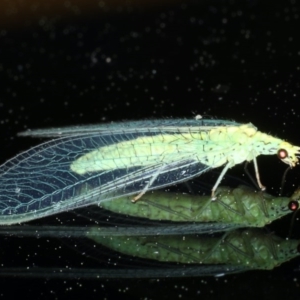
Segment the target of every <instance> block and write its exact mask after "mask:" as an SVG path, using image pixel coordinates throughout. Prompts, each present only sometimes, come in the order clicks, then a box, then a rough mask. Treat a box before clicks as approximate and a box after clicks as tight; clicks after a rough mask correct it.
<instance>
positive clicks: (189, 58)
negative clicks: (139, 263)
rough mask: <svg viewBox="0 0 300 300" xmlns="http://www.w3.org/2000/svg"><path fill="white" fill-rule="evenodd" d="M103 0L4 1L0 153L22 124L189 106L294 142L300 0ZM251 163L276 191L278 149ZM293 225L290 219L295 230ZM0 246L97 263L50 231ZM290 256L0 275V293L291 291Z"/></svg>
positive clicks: (23, 255)
mask: <svg viewBox="0 0 300 300" xmlns="http://www.w3.org/2000/svg"><path fill="white" fill-rule="evenodd" d="M28 2H29V1H28ZM11 3H13V2H11ZM69 3H70V4H71V6H72V4H74V3H73V2H72V0H71V1H69ZM101 3H102V4H101ZM103 3H104V2H100V5H98V3H97V5H93V4H89V6H88V8H86V7H85V6H84V5H83V4H80V2H78V1H76V5H77V9H76V7H75V8H73V10H72V9H70V8H69V6H68V5H67V4H66V5H65V6H66V7H68V9H67V8H66V9H64V8H63V9H61V10H55V9H53V10H51V9H49V10H47V9H45V10H39V9H36V10H34V7H33V6H31V4H30V3H28V5H27V4H25V6H26V5H27V6H28V7H27V9H26V10H25V11H26V12H28V15H26V13H24V14H23V15H22V17H21V12H20V11H19V13H16V14H14V13H12V14H9V11H6V10H3V11H2V14H3V15H6V18H5V20H6V22H1V28H0V121H1V123H0V137H1V161H2V162H5V161H6V160H7V159H9V158H10V157H12V156H14V155H16V154H17V153H19V152H20V151H22V150H26V149H28V148H29V147H31V146H33V145H35V144H37V143H39V140H33V139H30V138H16V134H17V132H20V131H23V130H25V129H27V128H43V127H58V126H65V125H81V124H92V123H100V122H103V121H107V122H109V121H121V120H136V119H145V118H147V119H148V118H162V117H176V118H180V117H188V118H189V117H194V116H195V115H197V114H200V115H203V116H212V117H216V118H218V119H229V120H234V121H237V122H241V123H247V122H252V123H253V124H254V125H256V126H257V127H258V128H259V130H261V131H263V132H267V133H270V134H272V135H274V136H278V137H281V138H283V139H287V140H288V141H290V142H291V143H294V144H296V145H297V144H298V145H300V141H299V130H298V128H299V127H298V126H299V124H300V120H299V94H300V83H299V82H300V81H299V72H300V46H299V45H300V44H299V27H300V5H299V3H297V2H296V1H276V4H275V3H274V1H229V0H228V1H227V0H226V1H225V0H224V1H185V2H182V3H178V2H174V3H173V2H171V1H168V3H164V4H163V5H161V6H160V5H155V6H152V5H150V4H149V3H147V5H146V4H145V5H143V4H139V5H125V4H122V5H121V4H119V3H118V2H114V3H113V4H114V5H113V4H111V5H108V4H106V6H105V5H104V7H103ZM80 5H81V6H80ZM49 7H50V8H51V3H49ZM107 7H108V9H106V8H107ZM33 10H34V11H35V13H34V14H33V15H32V14H30V13H29V12H30V11H33ZM33 16H34V17H33ZM258 162H259V167H260V172H261V178H262V181H263V183H264V184H265V185H266V186H267V187H268V191H269V192H270V193H273V194H276V193H277V192H278V188H279V186H280V180H281V176H282V174H283V172H284V170H285V165H284V164H282V163H281V162H280V161H279V160H278V159H277V158H276V157H275V156H274V157H260V158H259V159H258ZM231 173H232V174H234V175H236V176H239V177H242V175H243V170H242V168H241V167H236V168H234V169H233V170H232V171H231ZM242 178H244V177H242ZM298 184H299V168H298V167H297V168H295V169H294V170H292V171H291V172H289V173H288V177H287V184H286V190H285V192H286V193H287V194H289V193H291V192H292V191H293V190H294V189H295V186H297V185H298ZM293 185H294V186H293ZM72 217H73V216H72ZM66 218H67V217H66ZM69 218H71V217H69ZM53 222H57V221H55V220H54V221H53ZM38 224H42V221H40V222H39V223H38ZM281 224H283V225H277V226H275V227H274V228H275V229H274V230H276V233H277V234H279V235H282V236H285V235H287V231H288V221H286V222H283V223H281ZM298 229H299V223H297V222H296V225H295V227H294V232H296V233H297V231H298ZM298 238H299V235H298ZM0 253H1V255H0V257H1V267H26V266H30V267H32V266H40V265H47V266H51V267H67V266H68V267H72V266H75V265H77V264H79V265H80V263H81V262H82V263H83V266H87V267H93V266H95V265H94V263H93V260H89V259H86V260H85V258H84V257H81V256H80V255H77V254H76V252H74V251H73V249H72V248H69V247H67V246H66V245H65V244H64V243H61V241H59V240H51V239H47V240H42V239H41V240H36V239H34V238H32V239H27V238H24V239H20V238H9V237H7V238H1V246H0ZM78 257H80V259H81V260H80V259H79V258H78ZM299 262H300V261H299V259H298V260H297V259H295V260H293V261H292V262H290V263H287V264H285V265H283V266H282V267H280V268H277V269H275V270H274V271H253V272H248V273H243V274H238V275H229V276H226V277H221V278H217V279H216V278H180V279H178V278H177V279H157V280H153V279H149V280H146V279H143V280H139V279H132V280H112V279H107V280H83V279H80V278H79V279H78V278H76V279H57V280H55V279H51V280H47V279H44V278H40V279H39V278H35V279H32V278H26V277H25V278H23V277H22V278H14V279H12V278H0V282H1V289H0V295H1V296H2V297H3V298H5V299H12V298H14V297H16V296H17V295H18V296H19V295H20V293H22V295H23V297H24V298H26V297H32V298H33V299H41V298H43V299H65V298H74V297H77V298H79V297H80V298H83V297H85V298H86V299H96V298H97V299H118V298H121V297H122V299H196V298H197V299H198V298H201V299H216V298H217V297H218V298H220V299H233V298H238V297H241V298H242V297H243V298H244V299H253V298H255V297H256V298H259V299H272V298H273V299H279V297H280V298H284V299H297V298H298V297H299V296H300V285H299ZM0 272H1V269H0Z"/></svg>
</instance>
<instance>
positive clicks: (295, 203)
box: [289, 201, 299, 211]
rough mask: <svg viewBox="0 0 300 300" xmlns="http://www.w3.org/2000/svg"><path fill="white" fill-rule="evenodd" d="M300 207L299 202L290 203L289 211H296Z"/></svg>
mask: <svg viewBox="0 0 300 300" xmlns="http://www.w3.org/2000/svg"><path fill="white" fill-rule="evenodd" d="M298 207H299V203H298V202H297V201H290V202H289V210H291V211H295V210H297V209H298Z"/></svg>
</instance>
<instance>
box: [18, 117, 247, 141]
mask: <svg viewBox="0 0 300 300" xmlns="http://www.w3.org/2000/svg"><path fill="white" fill-rule="evenodd" d="M240 125H241V124H240V123H237V122H233V121H226V120H207V119H203V120H201V119H200V120H195V119H192V120H188V119H187V120H185V119H165V120H145V121H132V122H119V123H111V124H99V125H88V126H73V127H65V128H48V129H37V130H28V131H24V132H21V133H19V136H30V137H43V138H49V137H63V136H74V135H75V136H76V135H77V136H78V135H85V134H87V135H90V134H93V133H98V134H102V135H104V134H108V135H111V134H125V133H126V134H129V133H138V134H140V133H151V132H152V133H155V132H157V131H164V132H169V133H172V132H177V133H178V132H199V131H206V130H211V129H212V128H213V127H218V126H240Z"/></svg>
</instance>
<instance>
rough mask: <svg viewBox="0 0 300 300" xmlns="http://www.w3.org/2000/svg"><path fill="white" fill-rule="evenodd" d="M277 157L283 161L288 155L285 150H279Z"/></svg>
mask: <svg viewBox="0 0 300 300" xmlns="http://www.w3.org/2000/svg"><path fill="white" fill-rule="evenodd" d="M277 155H278V157H279V158H280V159H285V158H286V157H288V153H287V151H286V150H285V149H279V150H278V152H277Z"/></svg>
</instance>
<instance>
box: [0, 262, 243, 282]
mask: <svg viewBox="0 0 300 300" xmlns="http://www.w3.org/2000/svg"><path fill="white" fill-rule="evenodd" d="M244 271H248V269H247V268H245V267H242V266H226V265H211V266H192V267H190V266H189V267H184V268H183V267H177V268H175V267H174V268H166V267H165V268H140V269H135V268H127V269H122V268H117V269H112V268H106V269H105V268H103V269H101V268H99V269H96V268H95V269H85V268H68V269H66V268H58V269H55V268H38V267H33V268H30V269H29V268H1V272H0V277H17V278H20V277H25V278H47V279H48V278H56V279H75V278H76V279H101V278H105V279H108V278H116V279H120V278H139V279H140V278H181V277H201V276H216V277H220V276H224V275H228V274H234V273H239V272H244Z"/></svg>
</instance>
